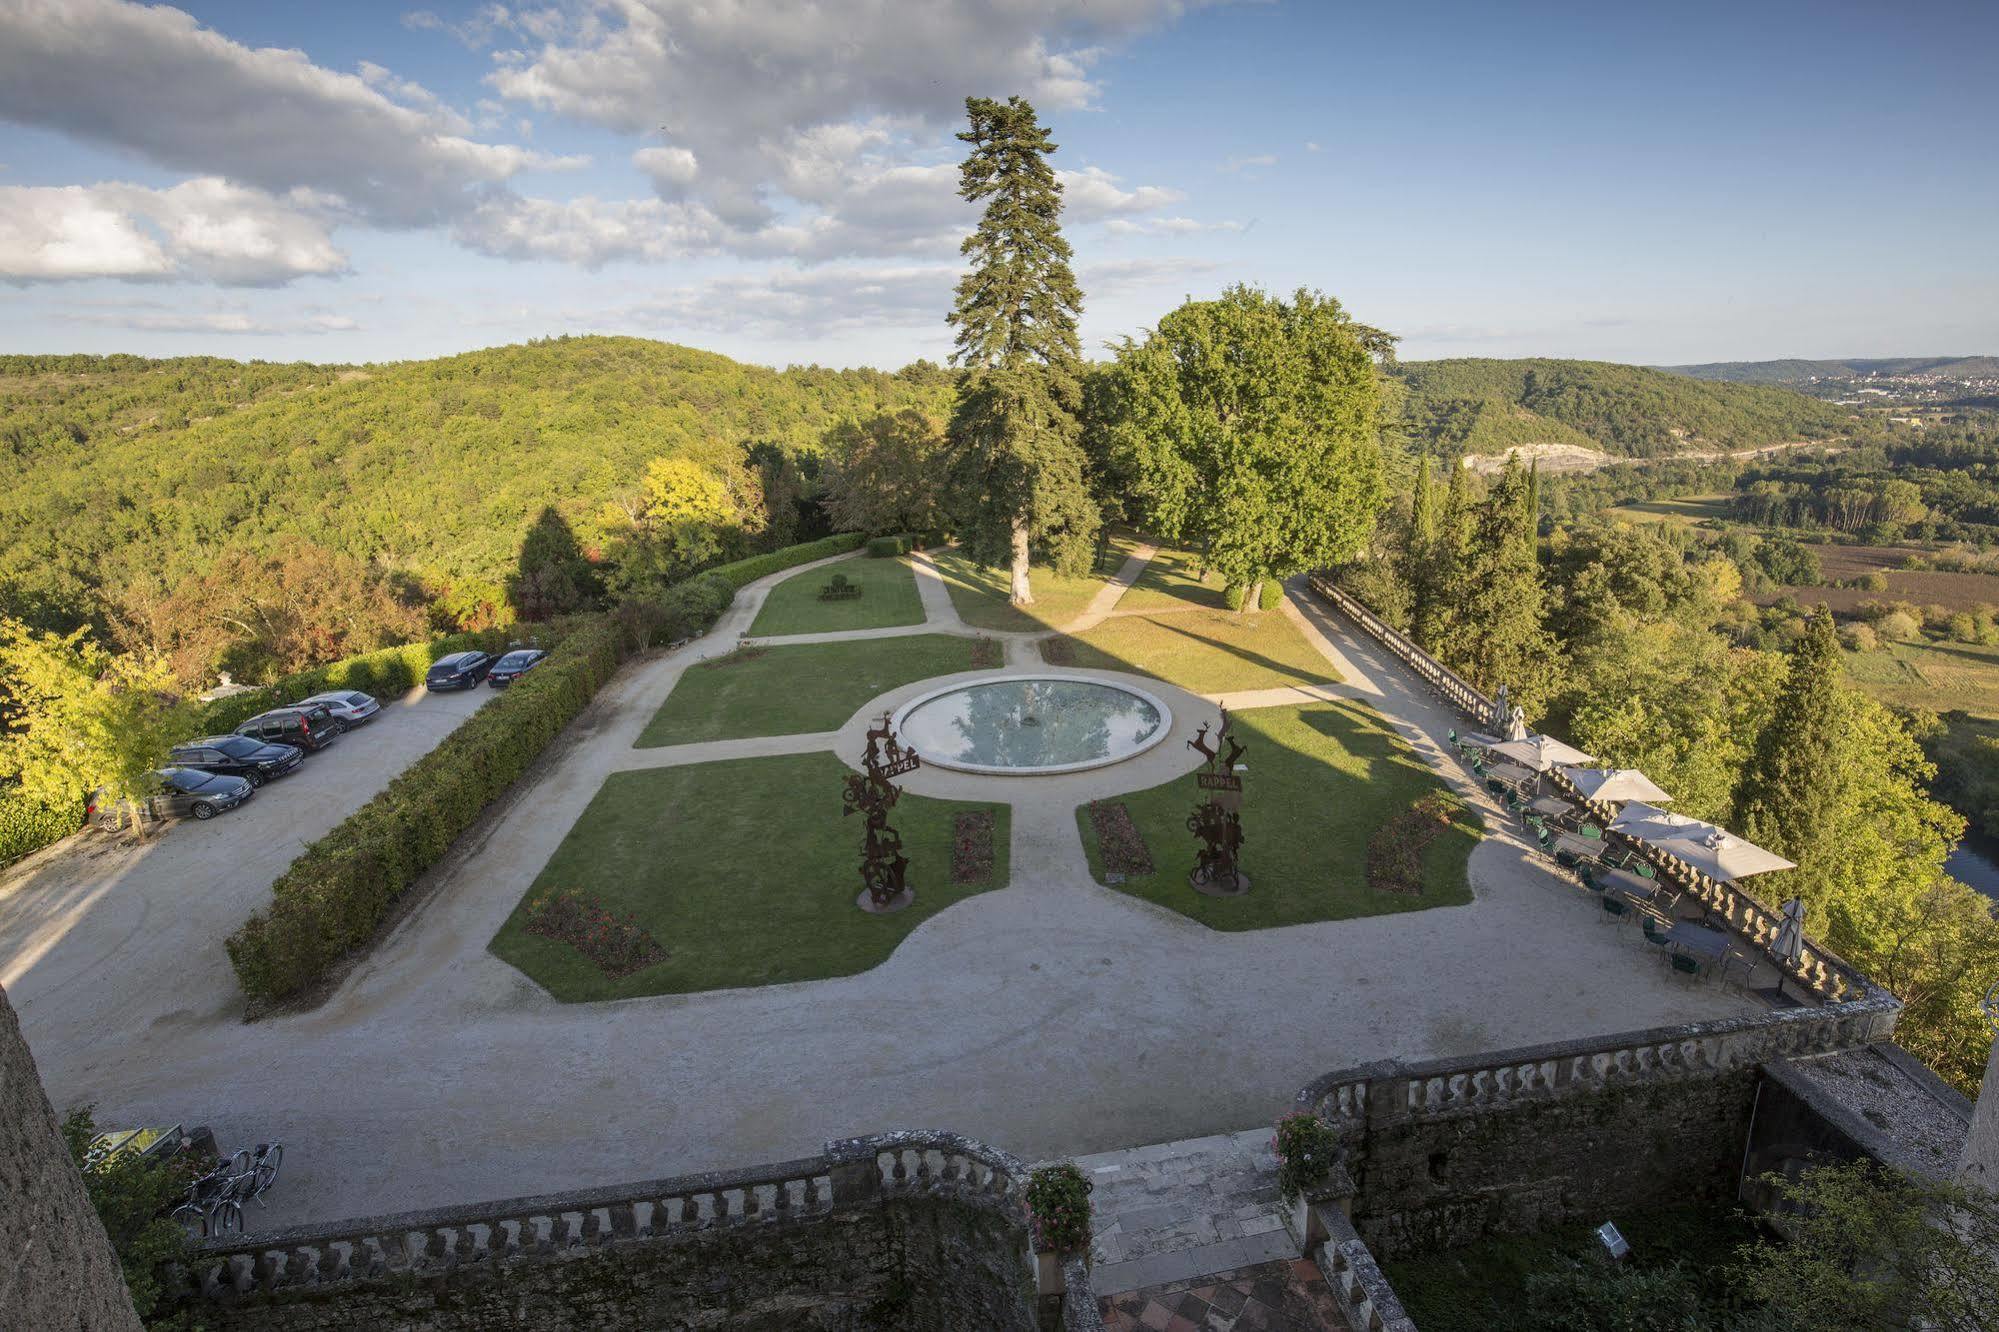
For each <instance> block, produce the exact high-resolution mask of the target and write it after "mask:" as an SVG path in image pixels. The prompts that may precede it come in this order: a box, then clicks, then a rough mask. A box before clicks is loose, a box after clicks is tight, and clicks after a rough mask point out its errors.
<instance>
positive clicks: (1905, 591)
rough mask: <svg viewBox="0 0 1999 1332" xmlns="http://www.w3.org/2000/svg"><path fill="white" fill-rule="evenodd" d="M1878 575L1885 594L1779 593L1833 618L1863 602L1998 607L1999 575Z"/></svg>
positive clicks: (1838, 590) (1852, 590)
mask: <svg viewBox="0 0 1999 1332" xmlns="http://www.w3.org/2000/svg"><path fill="white" fill-rule="evenodd" d="M1865 572H1867V571H1866V570H1865V569H1861V570H1858V571H1856V572H1854V573H1842V574H1835V573H1834V572H1832V570H1831V569H1827V570H1826V577H1827V578H1828V579H1832V578H1857V577H1859V576H1860V574H1861V573H1865ZM1881 573H1882V574H1883V576H1884V577H1886V578H1887V580H1888V590H1887V591H1885V592H1868V591H1866V590H1864V589H1862V588H1857V587H1787V588H1784V589H1782V591H1783V592H1788V593H1790V594H1791V595H1792V596H1794V597H1796V598H1797V599H1798V604H1799V605H1801V606H1815V605H1817V604H1818V603H1819V602H1821V601H1823V602H1824V603H1825V604H1826V605H1828V606H1830V607H1831V608H1832V610H1833V613H1834V614H1836V615H1843V614H1845V613H1846V612H1848V611H1851V610H1853V609H1854V608H1856V607H1857V606H1859V605H1860V603H1861V602H1863V601H1907V602H1910V603H1912V604H1914V605H1917V606H1944V607H1947V608H1949V609H1951V610H1970V609H1971V608H1972V607H1974V606H1999V574H1967V573H1908V572H1905V571H1903V570H1900V569H1884V570H1881ZM1778 595H1781V594H1780V593H1772V594H1771V595H1770V596H1768V597H1764V598H1761V600H1764V601H1775V600H1776V599H1777V597H1778Z"/></svg>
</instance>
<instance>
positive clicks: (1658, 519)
mask: <svg viewBox="0 0 1999 1332" xmlns="http://www.w3.org/2000/svg"><path fill="white" fill-rule="evenodd" d="M1734 498H1735V496H1734V495H1732V494H1717V495H1682V496H1680V497H1679V498H1678V499H1657V500H1639V501H1637V502H1635V503H1632V504H1621V505H1619V506H1618V507H1616V508H1614V509H1611V510H1609V513H1610V515H1611V516H1612V517H1615V518H1623V519H1625V520H1626V521H1628V522H1633V523H1675V522H1677V523H1697V522H1700V521H1701V520H1702V519H1705V518H1714V519H1717V520H1723V521H1725V520H1726V519H1727V518H1728V512H1729V504H1730V502H1731V501H1733V500H1734Z"/></svg>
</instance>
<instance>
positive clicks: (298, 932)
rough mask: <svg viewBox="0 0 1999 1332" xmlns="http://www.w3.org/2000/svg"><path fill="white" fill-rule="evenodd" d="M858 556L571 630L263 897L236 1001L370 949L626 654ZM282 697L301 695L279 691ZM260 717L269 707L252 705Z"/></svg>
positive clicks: (720, 580) (737, 571) (833, 545)
mask: <svg viewBox="0 0 1999 1332" xmlns="http://www.w3.org/2000/svg"><path fill="white" fill-rule="evenodd" d="M860 544H861V537H860V536H859V535H858V534H856V533H845V534H842V535H840V536H834V537H828V538H826V539H825V540H824V541H814V542H809V543H807V544H805V545H801V546H787V547H785V548H783V549H782V550H774V551H770V552H768V553H767V554H763V555H758V556H755V557H753V558H751V559H747V560H738V561H736V562H735V563H734V564H725V565H720V566H718V567H716V568H714V569H710V570H708V571H707V572H706V573H703V574H698V575H696V576H695V577H693V578H690V579H688V580H687V581H685V582H682V583H676V584H675V585H674V586H672V587H671V588H668V589H667V591H666V592H665V593H664V594H663V595H662V596H660V597H657V598H653V599H650V600H648V601H645V602H642V603H634V604H630V605H626V606H621V607H620V608H619V609H618V610H616V611H614V612H612V613H610V614H609V615H600V616H579V617H576V619H574V620H573V621H571V622H569V624H568V625H567V626H565V628H566V629H567V633H566V636H565V637H563V638H562V640H561V641H560V642H559V643H557V644H556V646H555V648H554V649H553V651H552V652H551V653H550V655H549V658H548V660H547V661H545V662H543V663H542V664H541V665H540V666H538V667H536V668H535V669H534V671H533V672H532V673H530V674H528V675H526V676H524V677H522V678H521V680H520V681H519V682H517V683H516V684H514V685H513V686H512V687H511V688H509V689H507V690H506V691H504V692H503V693H501V694H500V696H499V697H498V698H496V699H494V700H493V701H492V702H491V703H488V704H487V705H486V706H484V707H483V708H480V709H479V710H478V711H477V712H475V713H473V714H472V715H471V716H470V717H468V718H466V719H465V721H464V722H463V723H461V724H460V725H459V727H458V729H457V730H455V731H453V732H452V733H451V734H450V735H448V736H446V737H445V739H444V741H443V743H441V744H439V745H438V747H437V748H436V749H433V750H431V751H430V753H428V754H426V755H424V756H423V757H422V758H420V759H418V760H417V761H416V762H415V763H413V764H411V765H410V766H409V768H408V769H406V770H405V771H404V772H403V774H402V775H401V776H400V777H397V778H396V779H395V780H394V781H392V782H390V783H389V785H388V787H387V789H385V790H383V791H382V792H381V793H380V794H378V795H377V796H376V797H375V798H374V799H373V800H370V801H369V802H368V803H367V804H365V805H363V806H362V807H361V808H360V809H358V810H356V811H354V813H353V814H351V815H349V816H348V817H347V819H346V821H344V822H343V823H341V824H340V825H339V826H338V827H336V828H334V829H333V830H332V831H331V832H329V833H328V834H327V835H326V836H325V837H322V838H321V839H320V840H319V841H317V842H314V843H313V844H312V845H311V846H309V847H307V848H306V850H305V853H304V854H303V855H301V856H300V857H299V858H298V859H297V860H295V861H293V862H292V864H291V867H290V868H288V869H287V870H286V871H285V872H284V874H283V875H281V876H280V877H279V878H278V881H277V882H276V883H274V884H273V885H271V905H270V908H269V909H268V910H266V911H260V912H258V913H257V914H255V915H253V916H251V917H250V919H249V920H247V921H245V922H244V923H243V927H242V928H241V929H239V930H237V931H236V933H234V934H232V935H230V936H229V938H228V939H227V940H225V941H224V945H225V947H227V948H228V950H229V961H230V964H231V965H232V966H234V967H235V969H236V979H237V981H238V982H239V983H240V984H241V985H242V986H243V990H244V993H246V994H248V995H249V996H250V997H252V998H253V999H264V1000H276V999H285V998H289V997H291V996H292V995H295V994H298V993H299V992H300V991H302V990H304V989H307V988H308V987H310V986H311V985H313V984H315V983H316V982H318V981H320V980H322V979H324V978H325V977H326V975H327V974H328V973H329V972H330V971H331V970H332V969H333V967H334V966H335V965H336V964H337V963H338V962H339V961H340V960H341V959H342V958H344V957H345V956H347V955H348V954H349V953H351V952H353V951H355V950H356V949H358V948H361V947H362V946H364V945H365V944H366V943H367V942H368V941H369V940H370V939H372V938H373V937H374V935H375V932H376V931H377V930H379V929H380V928H381V926H382V922H383V921H384V920H386V919H388V916H389V913H390V912H391V911H392V910H393V909H394V906H395V903H396V900H397V899H398V898H400V897H401V896H402V894H403V893H404V892H405V891H407V890H408V888H409V887H410V885H411V884H413V883H415V882H416V880H417V878H418V877H419V876H420V875H422V874H423V872H424V871H425V870H428V869H429V868H430V867H431V866H432V865H435V864H436V863H437V862H438V861H439V860H441V859H443V857H444V853H445V852H446V851H448V850H450V849H451V844H452V843H453V842H455V841H457V840H458V837H459V836H460V834H462V833H463V832H464V831H465V830H466V829H467V828H469V827H471V826H472V824H473V823H474V822H475V821H477V819H478V818H479V816H480V815H481V814H483V813H484V812H485V810H486V807H487V806H488V805H490V804H491V803H492V802H493V801H495V800H497V799H498V798H499V797H500V796H501V795H503V794H504V793H505V792H506V790H507V788H508V787H509V786H511V785H513V783H514V782H515V781H516V780H517V779H518V778H519V777H520V776H521V774H522V773H524V772H526V771H527V769H528V766H529V765H530V764H532V763H533V762H534V761H535V759H537V758H539V757H540V756H541V753H542V751H543V750H545V749H546V748H547V747H548V746H549V744H550V742H552V741H553V740H554V739H555V737H556V736H557V735H558V734H559V733H560V732H561V731H562V728H563V727H564V726H566V725H567V724H568V723H569V721H570V720H571V719H572V718H573V717H575V716H576V714H577V713H579V712H581V711H582V710H583V709H584V707H585V706H587V705H588V704H589V702H590V700H591V699H592V698H594V697H595V696H596V693H597V691H598V690H599V689H600V688H602V687H603V685H604V682H605V681H607V680H609V679H610V678H611V676H612V674H613V673H614V672H615V671H616V670H617V669H618V666H619V664H620V663H621V662H622V661H623V659H624V656H625V653H626V651H627V650H628V649H629V648H631V647H643V646H646V641H645V640H646V639H647V638H648V637H649V635H650V634H651V633H654V632H659V631H662V630H664V631H666V632H667V633H668V634H669V636H672V637H690V636H692V635H693V634H696V633H700V632H701V631H703V630H705V629H706V628H708V627H709V626H710V625H712V624H713V623H714V622H715V620H716V618H717V617H718V616H720V615H721V613H722V612H723V611H724V610H726V609H728V606H729V603H730V602H731V601H732V600H734V599H735V595H736V589H737V588H739V587H741V586H743V585H744V584H745V583H749V582H751V581H753V580H755V579H758V578H761V577H763V576H764V575H766V574H772V573H777V572H780V571H781V570H784V569H788V568H791V567H792V566H793V565H797V564H804V563H807V562H808V561H811V560H817V559H823V558H824V557H826V556H828V555H838V554H841V553H842V552H844V551H849V550H854V549H856V548H857V547H859V545H860ZM639 630H643V632H638V631H639ZM458 637H459V638H467V637H476V636H468V635H459V636H458ZM635 639H638V640H639V641H636V642H635V641H634V640H635ZM453 642H454V640H452V639H444V640H440V641H439V643H436V644H429V645H417V646H418V647H427V648H429V649H432V650H436V651H438V654H439V655H442V651H444V650H453V649H447V648H445V647H444V645H445V644H449V643H453ZM461 646H479V644H477V643H466V644H462V645H461ZM391 651H392V652H408V651H409V649H391ZM369 655H370V657H381V656H384V655H385V654H381V653H371V654H369ZM354 660H355V661H359V660H361V659H359V658H356V659H354ZM415 660H416V657H415V655H414V654H412V655H410V656H408V657H407V658H404V659H402V665H400V666H398V665H394V664H388V663H381V664H378V665H377V666H373V667H371V668H370V669H380V670H382V671H385V672H388V673H389V674H390V675H393V673H394V672H395V671H397V670H400V669H405V668H408V666H409V665H410V664H411V663H413V662H414V661H415ZM340 665H343V666H345V665H347V663H340ZM428 666H429V660H428V659H426V660H425V661H424V663H423V667H420V668H417V674H416V679H417V680H418V681H421V680H422V678H423V675H422V672H423V669H425V668H427V667H428ZM323 669H326V670H330V669H332V668H323ZM350 673H351V671H350ZM315 674H318V673H317V672H306V673H305V675H315ZM385 678H386V677H385ZM291 679H292V680H300V679H302V677H291ZM274 687H275V686H274ZM282 687H284V688H297V687H299V686H298V685H295V684H292V683H291V682H290V681H287V682H285V683H284V684H283V685H282ZM345 687H352V688H356V689H365V688H367V686H366V685H363V684H353V685H351V686H350V685H348V684H347V683H346V682H345V681H344V680H340V679H332V680H330V682H329V683H326V684H320V685H316V686H315V687H314V688H313V689H311V690H306V691H305V692H307V693H313V692H317V690H318V689H327V688H333V689H337V688H345ZM260 692H261V691H260ZM371 692H372V691H371ZM241 697H243V698H248V697H250V695H247V694H245V695H242V696H241ZM227 701H229V702H234V701H235V700H233V699H232V700H227ZM263 706H268V704H259V707H263ZM257 710H258V708H252V709H251V710H250V711H249V712H245V713H243V714H242V715H243V716H245V717H247V716H250V715H251V714H252V713H254V712H255V711H257ZM239 720H240V718H239Z"/></svg>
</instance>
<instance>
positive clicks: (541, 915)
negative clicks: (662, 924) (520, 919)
mask: <svg viewBox="0 0 1999 1332" xmlns="http://www.w3.org/2000/svg"><path fill="white" fill-rule="evenodd" d="M527 931H528V933H529V934H539V935H543V936H544V937H546V938H550V939H557V940H560V941H561V942H563V943H566V944H568V945H569V946H570V947H571V948H574V949H575V950H576V951H577V952H579V953H581V954H583V956H584V957H586V958H588V959H590V962H591V964H592V965H594V966H595V967H596V968H597V970H599V971H601V972H603V973H604V974H605V975H606V976H609V977H610V978H611V979H613V980H617V979H619V978H621V977H624V976H629V975H631V974H632V973H633V972H635V971H643V970H645V969H646V968H647V967H650V966H654V965H657V964H658V963H660V962H664V961H665V960H666V949H664V948H662V947H660V945H659V941H658V940H657V939H655V938H653V937H652V935H651V934H649V933H647V932H646V928H645V926H643V925H641V924H639V922H638V917H636V916H634V915H630V914H626V915H623V916H620V915H618V914H617V913H616V912H614V911H611V910H610V909H609V908H607V907H606V906H604V904H603V903H601V902H599V901H598V900H597V899H596V898H594V897H591V896H589V895H588V894H586V893H583V892H581V891H580V890H578V889H575V888H571V889H569V890H568V891H567V892H562V893H555V894H549V893H543V894H542V895H541V896H539V897H537V898H535V899H534V901H533V902H531V903H529V904H528V911H527Z"/></svg>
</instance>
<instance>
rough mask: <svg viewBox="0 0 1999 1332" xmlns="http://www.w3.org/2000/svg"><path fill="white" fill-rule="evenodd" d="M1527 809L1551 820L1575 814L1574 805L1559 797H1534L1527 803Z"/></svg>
mask: <svg viewBox="0 0 1999 1332" xmlns="http://www.w3.org/2000/svg"><path fill="white" fill-rule="evenodd" d="M1527 808H1529V809H1531V810H1533V811H1534V812H1535V813H1536V814H1546V815H1547V816H1548V817H1549V818H1553V819H1560V818H1566V817H1568V816H1569V815H1571V814H1573V813H1575V812H1576V807H1575V806H1574V805H1572V804H1570V803H1569V802H1568V801H1566V800H1563V799H1561V798H1560V797H1559V796H1535V797H1534V798H1533V799H1532V800H1530V801H1528V802H1527Z"/></svg>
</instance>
